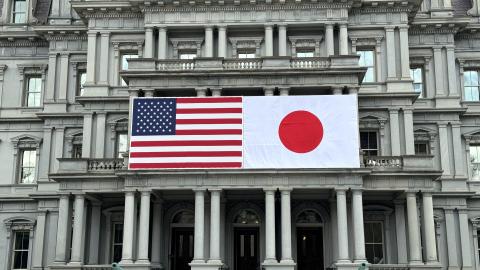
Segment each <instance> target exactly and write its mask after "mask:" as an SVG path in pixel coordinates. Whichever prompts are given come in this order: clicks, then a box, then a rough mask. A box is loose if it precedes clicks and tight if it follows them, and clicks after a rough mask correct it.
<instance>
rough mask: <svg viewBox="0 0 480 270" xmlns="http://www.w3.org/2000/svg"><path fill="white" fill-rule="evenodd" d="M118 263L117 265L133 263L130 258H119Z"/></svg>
mask: <svg viewBox="0 0 480 270" xmlns="http://www.w3.org/2000/svg"><path fill="white" fill-rule="evenodd" d="M118 264H119V265H130V264H133V260H131V259H126V260H121V261H120V262H119V263H118Z"/></svg>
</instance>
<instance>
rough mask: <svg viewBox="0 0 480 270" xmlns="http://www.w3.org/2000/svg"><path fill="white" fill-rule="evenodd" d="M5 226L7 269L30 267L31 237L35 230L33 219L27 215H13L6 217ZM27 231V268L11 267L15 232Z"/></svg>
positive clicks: (20, 269) (23, 269) (19, 269)
mask: <svg viewBox="0 0 480 270" xmlns="http://www.w3.org/2000/svg"><path fill="white" fill-rule="evenodd" d="M4 224H5V227H6V232H7V233H6V238H7V239H6V248H7V250H8V254H7V256H6V261H7V262H6V263H7V264H6V265H7V267H8V268H7V269H9V270H25V269H30V268H31V263H32V255H33V254H32V250H33V237H34V230H35V220H33V219H30V218H27V217H13V218H8V219H6V220H5V221H4ZM20 231H21V232H27V233H28V250H27V268H17V269H15V268H13V265H14V263H15V259H14V256H15V253H14V249H15V240H16V232H20Z"/></svg>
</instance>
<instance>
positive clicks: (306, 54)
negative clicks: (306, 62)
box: [297, 50, 315, 57]
mask: <svg viewBox="0 0 480 270" xmlns="http://www.w3.org/2000/svg"><path fill="white" fill-rule="evenodd" d="M314 56H315V52H314V51H312V50H301V51H297V57H314Z"/></svg>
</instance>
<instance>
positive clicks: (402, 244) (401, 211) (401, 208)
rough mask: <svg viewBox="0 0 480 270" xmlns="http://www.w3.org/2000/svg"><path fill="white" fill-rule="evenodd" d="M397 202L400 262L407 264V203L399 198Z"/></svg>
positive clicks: (396, 218)
mask: <svg viewBox="0 0 480 270" xmlns="http://www.w3.org/2000/svg"><path fill="white" fill-rule="evenodd" d="M394 203H395V229H396V234H397V235H396V236H397V254H398V255H397V256H398V263H399V264H406V263H407V262H408V261H407V241H406V239H407V234H406V232H405V204H404V201H403V200H402V201H400V200H397V201H395V202H394Z"/></svg>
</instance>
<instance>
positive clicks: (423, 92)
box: [410, 66, 425, 98]
mask: <svg viewBox="0 0 480 270" xmlns="http://www.w3.org/2000/svg"><path fill="white" fill-rule="evenodd" d="M414 70H420V78H421V81H420V82H416V81H415V78H414V73H412V72H414ZM410 78H411V79H412V80H413V91H414V92H415V93H420V95H419V98H425V68H424V67H423V66H413V67H410ZM415 85H420V86H421V91H416V88H415Z"/></svg>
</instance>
